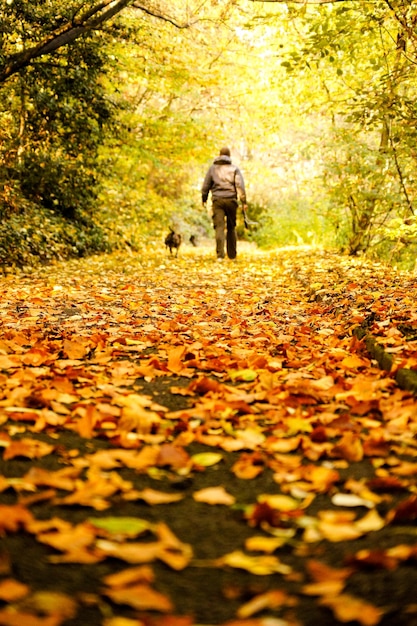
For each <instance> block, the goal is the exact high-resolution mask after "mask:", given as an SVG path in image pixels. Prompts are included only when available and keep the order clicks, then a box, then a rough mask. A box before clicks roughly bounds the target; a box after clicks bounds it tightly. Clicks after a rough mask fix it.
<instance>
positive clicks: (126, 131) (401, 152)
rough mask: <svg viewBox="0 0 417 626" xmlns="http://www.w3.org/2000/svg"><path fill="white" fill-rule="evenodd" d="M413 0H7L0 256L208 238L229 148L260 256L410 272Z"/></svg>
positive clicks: (1, 71)
mask: <svg viewBox="0 0 417 626" xmlns="http://www.w3.org/2000/svg"><path fill="white" fill-rule="evenodd" d="M413 4H414V3H413V2H411V1H408V0H374V1H371V2H366V3H363V2H359V1H355V0H351V1H345V2H343V1H342V2H327V3H311V4H310V3H309V2H308V1H307V2H304V1H303V2H302V3H300V2H283V1H279V0H277V1H276V2H271V1H270V2H261V1H259V2H258V1H256V0H223V1H222V2H218V1H216V0H210V2H209V1H207V2H197V1H196V0H175V2H168V0H142V1H141V2H139V1H137V2H135V1H131V0H130V1H129V0H113V1H110V0H104V1H103V2H100V3H98V2H94V1H86V2H81V1H80V0H79V1H78V2H75V1H73V0H71V1H68V0H66V1H65V2H64V1H63V0H44V1H43V2H38V3H27V2H24V1H23V0H1V1H0V5H1V11H2V23H1V24H0V121H1V124H0V153H1V159H0V182H1V186H0V218H1V220H2V229H1V233H0V258H1V259H2V262H3V264H8V263H13V264H17V265H23V266H24V265H29V264H32V263H35V262H38V261H44V262H48V261H51V260H53V259H55V258H68V257H70V256H80V255H86V254H92V253H97V252H103V251H110V250H112V249H115V248H123V249H126V250H133V251H138V252H139V253H140V250H141V249H142V248H143V247H144V246H146V245H152V244H154V245H156V246H160V245H161V242H162V241H163V234H164V233H165V231H166V230H167V227H168V226H170V225H173V226H175V227H176V228H179V229H180V230H181V231H182V233H183V235H184V238H185V239H188V237H189V236H190V235H191V234H194V235H197V236H198V237H204V236H205V235H206V234H211V228H210V224H209V222H208V220H207V217H206V215H205V214H204V212H203V211H202V210H201V207H200V186H201V182H202V178H203V176H204V173H205V170H206V168H207V167H208V165H209V164H210V162H211V161H212V159H213V157H214V156H215V155H216V154H217V153H218V150H219V148H220V147H221V146H222V145H224V144H227V145H229V146H230V147H231V149H232V155H233V160H234V161H235V162H236V163H237V164H238V165H239V166H240V167H241V168H242V170H243V171H244V174H245V178H246V181H247V187H248V197H249V201H250V205H249V212H250V217H251V218H252V219H253V220H256V221H257V222H258V223H259V226H258V227H257V228H256V229H255V230H251V232H250V233H249V234H248V233H246V232H244V231H243V227H242V224H239V233H240V236H242V237H249V238H251V239H252V240H254V241H255V242H256V243H257V244H258V245H260V246H264V247H275V246H282V245H299V244H315V245H327V246H333V247H335V246H336V247H338V248H340V249H342V250H345V251H346V252H347V253H349V254H359V253H366V254H369V255H374V256H376V257H378V258H382V259H385V260H389V261H391V262H395V263H402V264H403V265H404V266H413V265H414V258H415V252H416V245H417V225H416V219H415V210H416V209H415V205H416V184H415V183H416V178H417V163H416V157H417V151H416V148H415V146H416V134H417V131H416V117H417V104H416V103H417V99H416V93H415V92H416V84H417V82H416V67H417V54H416V52H417V50H416V45H417V38H416V32H417V31H416V28H415V27H416V22H417V8H416V7H415V6H413Z"/></svg>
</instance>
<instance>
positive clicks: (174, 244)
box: [165, 228, 182, 257]
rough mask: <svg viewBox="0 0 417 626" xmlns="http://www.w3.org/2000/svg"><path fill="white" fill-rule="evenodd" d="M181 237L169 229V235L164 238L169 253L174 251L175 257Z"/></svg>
mask: <svg viewBox="0 0 417 626" xmlns="http://www.w3.org/2000/svg"><path fill="white" fill-rule="evenodd" d="M181 241H182V237H181V235H180V234H179V233H176V232H175V231H174V229H173V228H170V233H169V235H167V236H166V237H165V245H166V247H167V248H169V253H170V254H172V251H173V250H176V253H175V256H176V257H177V256H178V250H179V249H180V245H181Z"/></svg>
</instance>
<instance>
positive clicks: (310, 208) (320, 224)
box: [249, 196, 329, 249]
mask: <svg viewBox="0 0 417 626" xmlns="http://www.w3.org/2000/svg"><path fill="white" fill-rule="evenodd" d="M249 211H250V217H251V219H254V220H255V221H258V222H259V226H258V227H257V228H255V229H254V231H253V233H252V235H251V239H252V241H254V242H255V243H257V244H258V245H259V247H261V248H266V249H270V248H274V247H281V246H291V245H311V244H313V245H319V244H323V243H329V241H326V232H325V230H326V221H325V219H324V218H322V217H320V215H319V214H318V211H317V208H316V207H315V206H314V205H312V204H311V203H310V204H309V203H308V202H307V201H304V200H302V199H300V198H299V197H297V196H294V197H292V198H286V199H285V200H284V201H283V202H282V204H271V205H269V206H259V205H254V206H253V205H251V206H250V207H249Z"/></svg>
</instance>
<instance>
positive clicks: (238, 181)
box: [235, 167, 248, 211]
mask: <svg viewBox="0 0 417 626" xmlns="http://www.w3.org/2000/svg"><path fill="white" fill-rule="evenodd" d="M235 187H236V193H237V195H238V198H239V200H240V201H241V203H242V208H243V210H244V211H246V209H247V208H248V207H247V203H246V189H245V181H244V180H243V176H242V172H241V171H240V169H239V168H238V167H237V168H236V173H235Z"/></svg>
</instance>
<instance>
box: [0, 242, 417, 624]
mask: <svg viewBox="0 0 417 626" xmlns="http://www.w3.org/2000/svg"><path fill="white" fill-rule="evenodd" d="M210 252H211V250H210V251H208V250H206V249H204V248H197V249H195V250H194V249H192V250H191V249H188V250H182V254H181V253H180V256H179V258H178V259H170V258H168V257H166V256H165V255H161V254H156V253H149V254H147V255H146V257H143V258H137V257H129V258H121V257H107V258H98V259H89V260H87V261H82V262H72V263H67V264H62V265H58V266H56V267H53V268H44V269H42V270H41V271H39V272H35V273H33V274H31V275H28V276H24V275H21V276H8V277H6V278H4V279H2V280H1V281H0V282H1V288H2V293H3V298H2V302H1V304H0V311H1V321H2V332H1V335H0V380H1V383H2V385H1V389H2V395H1V400H0V424H1V426H0V447H1V448H2V451H3V452H2V458H1V460H0V468H1V474H0V532H1V534H2V537H1V549H0V625H10V626H11V625H15V624H16V625H17V624H19V626H20V625H24V626H38V625H39V626H40V625H47V626H55V625H59V624H64V625H65V626H75V625H77V626H78V625H80V626H81V625H82V626H86V625H87V624H88V626H96V625H97V626H101V625H103V626H134V625H141V626H143V625H145V626H188V625H190V626H191V625H195V624H204V625H209V624H213V625H217V624H225V623H229V622H233V624H234V625H237V624H239V625H240V624H242V625H245V624H246V625H247V626H296V625H299V626H302V625H305V626H313V625H314V626H316V625H317V624H320V626H331V625H334V624H339V623H344V624H345V623H351V624H358V623H359V624H363V625H364V626H372V625H373V624H381V625H382V626H388V625H392V624H395V625H396V626H402V625H404V626H405V625H407V626H410V625H413V624H416V625H417V602H416V600H415V587H416V583H417V570H416V567H415V561H416V559H417V540H416V528H415V522H416V519H417V496H416V495H415V494H416V474H417V461H416V459H415V456H416V451H417V444H416V440H415V433H416V430H417V403H416V402H415V399H414V396H413V394H412V392H410V391H406V390H405V389H403V388H401V387H403V385H401V382H399V380H397V379H396V375H397V372H398V371H403V370H407V371H409V370H411V371H413V368H416V367H417V359H416V352H415V349H414V346H415V339H416V338H417V310H416V306H415V297H414V291H415V289H416V285H417V281H416V279H415V278H414V276H412V275H410V274H401V273H396V272H394V271H391V270H387V268H384V267H382V266H379V265H371V264H365V263H362V262H360V261H357V260H356V261H355V260H352V259H349V258H346V257H337V256H334V255H332V254H329V253H323V252H321V251H313V250H308V249H305V250H302V249H296V250H282V251H278V252H275V253H269V254H266V253H264V254H261V253H258V252H257V251H256V250H253V249H251V248H244V247H243V246H242V247H241V254H240V257H239V258H238V260H237V261H236V262H233V263H224V264H217V263H215V262H214V261H213V260H212V259H211V255H210ZM358 328H360V329H361V332H360V333H357V329H358ZM358 337H359V338H358ZM375 347H377V348H378V349H379V351H380V352H379V355H380V354H381V352H382V353H383V355H385V357H387V358H388V359H389V367H390V368H391V371H386V370H384V369H381V368H380V367H379V366H378V364H377V363H376V361H375V360H374V357H375V355H374V354H370V353H369V350H370V349H375ZM384 362H385V363H386V362H387V361H386V360H385V361H384ZM413 375H414V374H413V373H412V374H411V378H412V377H413Z"/></svg>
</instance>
